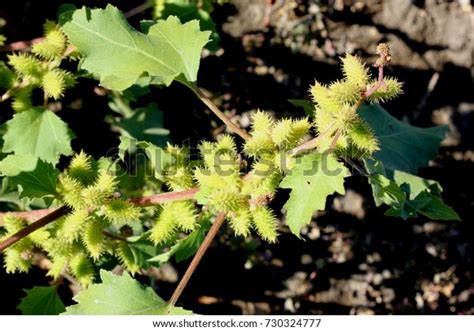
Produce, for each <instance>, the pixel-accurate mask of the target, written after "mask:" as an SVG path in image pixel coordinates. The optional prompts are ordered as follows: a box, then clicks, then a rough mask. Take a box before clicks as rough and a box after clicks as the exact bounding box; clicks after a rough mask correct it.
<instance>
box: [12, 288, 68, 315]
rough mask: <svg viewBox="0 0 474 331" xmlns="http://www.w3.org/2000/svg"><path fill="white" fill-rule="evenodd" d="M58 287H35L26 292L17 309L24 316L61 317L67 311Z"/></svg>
mask: <svg viewBox="0 0 474 331" xmlns="http://www.w3.org/2000/svg"><path fill="white" fill-rule="evenodd" d="M56 289H57V288H56V286H44V287H37V286H35V287H33V288H32V289H29V290H24V291H25V293H26V296H25V297H24V298H23V299H21V303H20V304H19V305H18V306H17V309H19V310H20V311H21V313H22V314H23V315H59V314H61V313H62V312H64V311H65V307H64V304H63V302H62V301H61V298H59V296H58V293H57V292H56Z"/></svg>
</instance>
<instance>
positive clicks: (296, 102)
mask: <svg viewBox="0 0 474 331" xmlns="http://www.w3.org/2000/svg"><path fill="white" fill-rule="evenodd" d="M288 102H289V103H291V104H292V105H293V106H296V107H301V108H303V110H304V113H305V114H306V116H309V117H311V118H313V117H314V112H315V108H314V103H312V102H311V101H309V100H306V99H288Z"/></svg>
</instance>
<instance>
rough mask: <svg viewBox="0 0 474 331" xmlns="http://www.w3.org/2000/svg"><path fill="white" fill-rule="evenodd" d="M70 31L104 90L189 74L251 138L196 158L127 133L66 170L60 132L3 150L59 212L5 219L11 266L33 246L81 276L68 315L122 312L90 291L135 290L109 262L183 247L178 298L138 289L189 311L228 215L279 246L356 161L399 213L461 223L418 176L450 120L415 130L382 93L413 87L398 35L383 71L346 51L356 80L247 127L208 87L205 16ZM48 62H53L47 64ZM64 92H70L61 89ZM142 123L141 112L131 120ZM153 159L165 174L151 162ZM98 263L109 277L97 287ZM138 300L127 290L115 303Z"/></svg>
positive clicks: (104, 17) (0, 164)
mask: <svg viewBox="0 0 474 331" xmlns="http://www.w3.org/2000/svg"><path fill="white" fill-rule="evenodd" d="M60 33H64V34H65V35H66V36H67V39H68V41H69V42H70V44H71V45H72V46H70V47H75V52H76V53H77V54H80V57H81V61H80V68H81V69H82V70H85V71H87V72H89V74H90V76H91V77H95V78H96V79H98V80H99V82H100V84H101V85H102V87H103V88H106V89H109V90H112V91H113V93H115V94H119V95H121V97H122V98H126V96H127V95H131V94H132V95H133V92H132V91H133V90H134V89H136V88H137V86H139V87H141V88H143V86H146V87H150V86H153V85H161V86H169V85H170V84H172V83H173V82H177V83H180V84H183V85H184V86H186V87H188V88H189V89H190V91H191V92H192V93H194V94H195V95H196V97H197V98H198V99H199V100H201V101H202V102H203V103H204V104H205V105H206V106H207V107H208V108H209V109H210V110H211V111H212V112H213V113H214V114H215V115H216V116H218V117H219V118H220V119H221V120H222V121H223V122H224V124H226V126H227V128H228V131H229V133H235V134H237V135H238V136H239V137H240V138H238V137H235V136H233V135H230V134H222V135H220V136H219V137H217V139H216V140H215V141H201V142H200V143H199V144H198V146H197V149H198V150H199V158H198V159H196V158H195V157H193V156H192V155H190V149H189V148H185V147H181V146H175V145H171V144H168V145H167V146H156V145H154V144H152V143H150V142H149V141H138V142H136V141H135V142H134V139H133V137H130V135H126V134H125V131H126V130H124V131H123V132H122V131H121V136H120V140H121V143H120V148H119V153H118V158H117V159H112V158H110V157H104V158H101V159H99V160H97V161H95V160H93V159H92V158H91V157H90V156H89V155H87V154H86V153H84V152H79V153H77V154H75V155H74V156H73V157H72V159H71V160H70V163H69V165H68V166H67V167H66V168H65V169H62V170H61V171H59V169H56V164H57V159H58V157H59V155H69V154H70V153H69V149H67V148H64V146H62V145H60V144H59V143H58V142H57V141H55V142H54V144H53V146H54V147H55V148H54V149H53V150H52V151H51V150H50V149H48V150H46V151H42V150H40V152H38V151H36V150H35V151H34V153H35V154H34V155H30V154H28V153H27V152H29V150H28V149H26V148H25V147H24V146H22V145H20V146H16V145H13V146H15V148H12V149H9V148H6V149H5V146H4V148H3V151H4V152H12V153H13V154H10V155H8V156H7V157H5V158H4V159H3V160H1V161H0V172H1V173H2V175H4V176H5V177H7V178H8V180H9V181H10V182H11V185H10V189H12V190H18V193H19V195H20V197H23V198H27V199H33V198H35V199H42V200H43V203H44V204H46V207H49V206H52V207H56V208H57V209H55V210H53V211H52V212H49V213H47V214H46V216H43V217H41V218H40V219H39V220H37V221H36V222H34V223H32V224H28V220H27V217H25V215H26V216H30V215H37V214H35V213H36V211H31V212H28V213H26V214H25V213H15V212H13V213H11V214H10V215H6V216H4V228H5V231H4V232H5V233H4V235H3V239H4V241H3V242H1V243H0V251H3V252H4V255H5V257H4V261H5V266H6V270H7V271H8V272H24V271H27V270H28V269H29V268H30V266H31V264H32V263H33V257H34V255H35V254H37V253H38V252H41V253H42V254H44V255H45V256H46V257H47V258H48V259H49V260H50V261H51V262H52V263H51V267H50V269H49V272H48V274H49V275H50V276H51V277H53V279H57V280H59V279H60V278H61V277H65V276H68V277H69V276H72V277H74V278H75V279H76V280H77V281H78V282H79V283H81V284H82V285H83V286H84V287H88V289H86V290H84V291H82V292H81V294H80V295H79V296H78V299H77V301H78V304H76V305H74V306H72V307H69V308H68V310H67V312H68V313H71V314H80V313H83V314H85V313H96V314H97V313H104V314H105V313H111V312H113V313H117V310H113V309H112V308H111V307H108V306H107V305H103V307H101V308H100V310H97V307H91V306H90V305H88V302H91V301H90V298H91V296H92V297H93V296H94V295H95V296H99V297H100V295H101V293H102V292H101V291H113V290H114V286H111V284H112V283H113V282H116V283H115V284H119V285H117V286H119V287H120V286H122V285H120V284H123V286H124V287H125V286H126V285H127V286H129V285H130V282H132V280H131V279H130V276H128V275H124V276H122V277H121V278H114V277H118V276H110V274H108V273H106V272H105V271H98V269H100V268H102V269H104V268H107V267H106V266H110V265H114V266H115V265H116V264H121V265H122V266H123V268H124V269H125V270H127V271H128V272H129V273H131V274H135V273H140V272H142V271H143V270H146V269H148V268H150V267H151V266H160V265H161V264H162V263H165V262H167V261H169V260H170V258H171V257H173V256H174V257H175V258H176V260H177V261H182V260H184V259H187V258H189V257H191V256H193V255H194V257H193V260H192V262H191V264H190V266H189V268H188V270H187V271H186V273H185V275H184V276H183V278H182V280H181V281H180V283H179V285H178V286H177V288H176V291H175V292H174V293H173V295H172V297H171V298H170V300H169V301H168V304H167V306H166V304H165V303H164V301H163V300H162V299H160V298H157V299H156V300H154V299H153V300H149V299H150V298H149V297H147V298H146V299H144V298H143V297H142V296H143V295H145V294H144V293H141V292H140V293H138V292H134V293H133V296H135V297H136V298H137V301H140V302H144V303H146V304H148V303H149V304H150V305H157V307H158V308H159V309H156V310H152V311H156V312H157V313H166V312H169V311H171V312H176V311H175V310H171V308H170V307H173V306H174V305H175V304H176V303H177V301H178V299H179V297H180V295H181V293H182V291H183V290H184V288H185V287H186V284H187V282H188V280H189V278H190V277H191V275H192V274H193V272H194V270H195V269H196V267H197V266H198V264H199V262H200V260H201V258H202V256H203V255H204V253H205V252H206V250H207V249H208V248H209V246H210V244H211V242H212V240H213V238H214V237H215V236H216V235H217V234H218V233H219V229H220V228H221V226H222V225H223V224H227V225H228V226H229V228H230V229H231V231H232V232H233V233H234V234H235V235H236V236H240V237H244V238H249V237H252V236H253V237H257V238H261V239H262V241H266V242H268V243H277V242H278V235H279V232H280V230H281V228H282V227H283V226H288V227H289V229H290V231H291V232H292V233H293V234H295V235H296V236H298V237H300V236H301V234H300V231H301V229H302V227H303V226H305V225H307V224H309V223H310V222H311V220H312V216H313V214H314V213H315V212H316V211H318V210H324V209H325V208H326V203H327V199H328V197H330V196H332V195H334V194H344V193H345V187H344V184H345V179H346V178H347V177H349V176H350V175H351V173H350V171H349V167H348V166H350V167H352V168H353V169H355V170H356V171H357V173H359V174H361V175H363V176H366V177H367V178H368V182H369V183H370V185H371V187H372V190H373V194H374V200H375V202H376V204H377V205H382V204H385V205H387V206H388V210H387V215H391V216H400V217H402V218H404V219H406V218H409V217H416V216H418V215H420V214H421V215H424V216H426V217H429V218H432V219H444V220H447V219H458V215H457V214H456V213H455V212H454V211H453V210H452V209H451V208H449V207H448V206H447V205H445V204H444V203H443V202H442V200H441V187H440V185H439V184H438V183H437V182H435V181H429V180H425V179H422V178H420V177H418V176H416V173H417V170H418V168H419V167H421V166H426V165H427V163H428V161H429V160H430V159H432V158H434V157H436V154H437V149H438V146H439V143H440V142H441V140H442V139H443V137H444V134H445V130H446V129H445V128H442V127H437V128H430V129H420V128H415V127H412V126H410V125H408V124H405V123H402V122H399V121H398V120H396V119H395V118H393V117H391V116H390V115H389V114H388V113H387V112H386V111H385V110H383V109H382V108H381V107H380V106H379V105H378V104H377V103H376V102H378V101H380V102H382V101H385V100H389V99H391V98H393V97H396V96H397V95H398V94H400V93H401V84H400V83H399V82H398V81H397V80H396V79H394V78H389V77H385V76H384V67H385V66H387V65H388V64H389V62H390V52H389V49H388V46H387V45H385V44H382V45H380V46H379V47H378V49H377V54H378V56H379V58H378V60H377V62H376V63H375V69H376V70H377V71H378V77H377V79H372V78H371V75H370V72H371V70H370V68H368V67H366V66H365V65H364V64H363V63H362V62H361V60H360V59H358V58H357V57H355V56H352V55H349V54H347V55H345V56H344V57H342V58H341V62H342V69H343V74H344V77H343V79H341V80H338V81H335V82H334V83H332V84H329V85H323V84H320V83H317V82H316V83H315V84H314V85H313V86H312V87H311V88H310V94H311V97H312V99H313V102H314V105H315V107H314V108H315V110H314V114H312V116H309V117H304V118H283V119H277V118H273V117H272V116H270V115H269V114H268V113H267V112H265V111H262V110H259V111H256V112H255V113H254V114H253V116H252V118H251V128H250V131H249V132H247V131H246V130H244V129H243V128H240V127H239V126H237V125H236V124H235V123H233V122H232V121H231V120H230V119H229V118H227V117H226V116H225V114H224V113H222V111H221V110H220V109H219V108H218V107H217V106H216V105H215V104H214V103H213V101H212V100H211V99H210V98H208V97H207V96H206V95H205V94H204V93H203V91H202V90H201V89H200V88H199V87H198V85H197V83H196V81H197V71H198V68H199V61H200V54H201V51H202V49H203V47H205V46H206V44H207V43H208V42H209V36H210V33H209V32H208V31H201V29H200V26H199V23H198V22H197V21H195V20H191V21H189V22H186V23H181V22H180V20H179V19H178V18H177V17H174V16H169V17H167V19H166V20H158V21H156V22H146V24H143V25H142V30H141V31H138V30H136V29H134V28H133V27H131V26H130V25H129V24H128V22H127V20H126V19H125V17H124V16H123V14H122V13H121V12H120V11H119V10H118V9H117V8H115V7H113V6H107V8H106V9H88V8H82V9H79V10H76V11H73V12H68V13H65V14H64V15H63V16H62V18H61V30H60ZM57 38H58V35H57V34H52V35H51V37H50V40H51V41H50V42H51V44H50V45H48V46H41V47H39V46H37V47H36V48H35V49H33V52H34V54H39V53H42V54H41V55H40V56H41V57H37V56H36V55H31V54H30V55H28V56H27V57H26V55H25V58H24V59H23V60H24V62H25V63H26V62H28V61H31V63H33V62H34V63H33V65H30V64H31V63H30V64H28V63H26V64H28V65H27V66H26V67H25V68H27V69H28V70H26V69H25V68H23V70H24V72H23V73H21V75H23V76H22V79H23V77H24V78H25V79H28V80H30V78H29V77H30V76H31V77H33V78H31V80H32V81H33V80H34V79H36V78H34V76H35V75H40V74H39V73H37V70H40V69H38V65H37V64H38V63H40V62H41V61H51V58H52V57H51V54H54V51H55V50H56V51H58V50H59V49H60V50H61V51H62V52H65V51H64V49H65V47H66V45H64V46H62V47H59V46H61V45H59V43H57V41H58V39H57ZM47 41H48V38H46V39H45V42H47ZM98 45H100V47H98ZM157 49H160V50H161V51H159V52H158V51H157ZM125 50H126V51H125ZM53 58H54V57H53ZM14 59H17V58H14ZM104 59H107V61H104ZM23 60H22V61H23ZM53 61H54V60H53ZM17 62H18V61H17ZM41 63H42V62H41ZM3 68H5V66H4V67H3ZM39 68H43V69H41V70H44V66H42V65H40V66H39ZM7 69H8V68H7ZM56 69H57V68H51V70H52V71H54V70H56ZM25 70H26V71H25ZM41 70H40V71H41ZM17 71H18V70H17ZM41 72H42V71H41ZM7 73H8V71H7ZM10 74H11V75H13V76H12V77H15V76H14V75H20V74H19V73H16V74H15V73H10ZM8 75H9V74H7V75H4V77H5V78H3V80H4V81H8V79H9V78H8V77H10V76H8ZM41 75H43V76H44V74H41ZM43 76H41V77H43ZM38 77H39V76H38ZM38 81H44V77H43V78H42V79H38ZM28 84H30V82H29V83H28ZM49 90H50V92H51V91H53V90H54V89H51V88H49ZM45 92H46V91H45ZM50 92H48V93H50ZM50 94H51V95H52V93H50ZM56 95H58V96H61V94H58V90H57V89H56ZM133 97H135V96H133ZM119 101H120V100H119ZM122 101H123V100H122ZM126 106H127V107H128V109H127V112H133V109H131V103H130V102H129V103H126ZM150 109H151V110H153V108H150ZM28 111H31V110H26V112H28ZM34 114H35V116H38V115H39V114H37V113H34ZM19 115H21V113H20V114H19ZM41 115H43V113H41ZM16 116H18V115H16ZM47 119H48V118H47ZM131 119H133V116H130V117H129V118H128V119H127V120H129V121H130V120H131ZM14 120H15V118H14V119H13V120H11V121H14ZM17 120H18V118H17ZM13 124H15V123H13ZM13 124H12V123H11V122H10V121H9V122H7V134H6V135H5V136H6V137H8V134H9V132H10V136H12V135H13V134H12V132H19V131H20V130H19V129H18V128H16V127H15V125H13ZM50 129H51V130H53V129H55V127H52V128H50ZM313 134H316V135H315V136H314V137H312V135H313ZM44 139H45V138H44V137H42V136H40V138H39V139H37V141H38V143H39V144H41V143H44V142H45V141H44ZM237 139H242V140H243V141H242V144H240V141H238V140H237ZM6 141H8V139H6ZM133 142H134V148H131V147H132V143H133ZM240 146H241V147H240ZM7 147H8V144H7ZM394 149H395V150H397V151H403V153H404V156H405V157H404V158H399V157H397V156H396V155H394V153H393V152H392V150H394ZM137 151H138V152H143V153H144V154H145V155H146V157H147V160H146V163H145V164H141V163H140V162H138V161H137V162H135V163H134V164H135V167H136V169H138V170H137V171H138V172H137V173H134V174H133V175H130V174H127V173H126V171H124V169H123V167H122V166H121V165H123V163H124V160H125V154H129V155H130V154H133V153H135V152H137ZM12 164H15V165H16V167H13V166H12ZM146 166H151V167H152V168H153V171H151V172H149V171H144V170H143V169H144V168H146ZM32 179H33V180H32ZM45 183H46V184H47V185H45ZM280 189H289V190H290V194H289V199H288V201H287V203H286V204H285V206H284V209H285V222H284V223H285V224H282V222H281V221H279V218H280V217H278V214H277V213H276V211H274V210H273V209H272V208H271V207H270V206H269V205H270V202H272V200H273V199H274V197H275V194H276V192H277V191H278V190H280ZM140 192H141V196H140ZM59 206H60V207H59ZM111 261H112V262H111ZM99 273H100V275H101V278H102V282H103V283H97V282H98V281H99V279H98V277H97V276H98V275H99ZM117 282H118V283H117ZM116 290H117V292H120V293H122V292H123V293H125V294H127V293H128V292H127V291H129V290H127V289H125V288H122V287H120V289H117V288H116ZM130 296H132V294H130ZM86 297H88V298H89V300H86V299H85V298H86ZM81 298H84V299H81ZM95 299H97V300H98V298H97V297H95ZM95 299H94V300H95ZM141 299H143V300H141ZM120 300H122V301H120ZM92 301H93V300H92ZM128 301H129V298H128V297H127V298H126V297H120V295H119V297H118V299H117V301H116V302H114V309H115V307H118V306H120V305H121V304H123V305H124V306H125V305H126V304H125V302H127V303H128ZM146 304H145V305H146ZM164 306H166V307H167V308H166V309H165V308H163V307H164ZM145 308H146V307H140V309H145ZM137 309H138V307H137ZM142 311H143V310H142ZM123 312H128V313H130V310H123Z"/></svg>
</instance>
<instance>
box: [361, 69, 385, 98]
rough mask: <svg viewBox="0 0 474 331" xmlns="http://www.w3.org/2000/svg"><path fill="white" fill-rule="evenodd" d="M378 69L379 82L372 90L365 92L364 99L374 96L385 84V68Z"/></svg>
mask: <svg viewBox="0 0 474 331" xmlns="http://www.w3.org/2000/svg"><path fill="white" fill-rule="evenodd" d="M378 68H379V78H378V79H377V82H376V83H375V84H374V85H373V86H372V87H371V88H369V89H368V90H367V91H365V92H364V98H368V97H370V96H371V95H372V94H374V93H375V92H377V90H378V89H379V88H380V87H381V86H382V85H384V84H385V83H384V81H383V66H379V67H378Z"/></svg>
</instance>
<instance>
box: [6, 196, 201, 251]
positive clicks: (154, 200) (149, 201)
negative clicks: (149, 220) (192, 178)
mask: <svg viewBox="0 0 474 331" xmlns="http://www.w3.org/2000/svg"><path fill="white" fill-rule="evenodd" d="M198 191H199V189H198V188H193V189H189V190H187V191H181V192H169V193H161V194H155V195H151V196H147V197H140V198H134V199H129V200H128V201H129V202H131V203H133V204H134V205H136V206H140V207H146V206H152V205H155V204H159V203H163V202H171V201H180V200H189V199H192V198H193V197H194V195H195V194H196V193H197V192H198ZM71 210H72V209H71V207H69V206H62V207H59V208H57V209H52V208H48V209H39V210H33V211H26V212H11V213H0V220H2V219H3V217H4V216H5V215H6V214H13V215H15V216H18V217H22V218H26V219H32V218H34V216H36V217H38V216H39V215H42V216H40V217H41V218H40V219H39V220H37V221H34V222H33V223H31V224H29V225H28V226H27V227H25V228H23V229H21V230H20V231H18V232H17V233H15V234H13V235H11V236H10V237H8V238H7V239H5V240H4V241H2V242H0V252H2V251H3V250H5V249H6V248H8V247H10V246H11V245H13V244H14V243H16V242H17V241H19V240H21V239H23V238H24V237H26V236H27V235H29V234H30V233H32V232H34V231H36V230H38V229H39V228H41V227H43V226H46V225H48V224H49V223H52V222H53V221H55V220H57V219H59V218H60V217H61V216H64V215H66V214H67V213H69V212H70V211H71ZM32 215H34V216H32Z"/></svg>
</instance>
